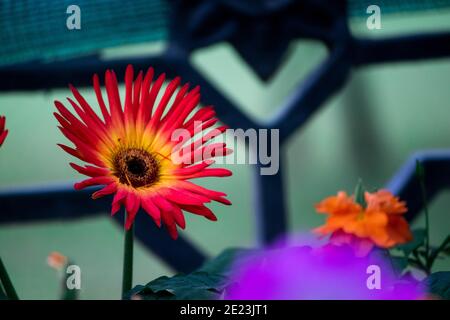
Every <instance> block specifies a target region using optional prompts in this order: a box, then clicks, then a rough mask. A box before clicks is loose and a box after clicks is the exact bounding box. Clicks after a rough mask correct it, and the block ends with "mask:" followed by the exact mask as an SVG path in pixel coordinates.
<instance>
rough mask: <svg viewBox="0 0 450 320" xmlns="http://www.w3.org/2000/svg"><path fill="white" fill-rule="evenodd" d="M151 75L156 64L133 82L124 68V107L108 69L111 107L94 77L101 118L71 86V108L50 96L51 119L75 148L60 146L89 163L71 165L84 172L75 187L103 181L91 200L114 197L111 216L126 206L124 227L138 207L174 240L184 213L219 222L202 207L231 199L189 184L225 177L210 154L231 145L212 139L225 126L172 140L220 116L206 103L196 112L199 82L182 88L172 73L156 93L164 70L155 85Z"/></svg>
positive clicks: (223, 152) (205, 126) (215, 154)
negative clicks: (52, 105) (177, 158)
mask: <svg viewBox="0 0 450 320" xmlns="http://www.w3.org/2000/svg"><path fill="white" fill-rule="evenodd" d="M153 76H154V72H153V69H152V68H149V69H148V71H147V73H146V74H145V75H144V74H143V73H142V71H141V72H140V73H139V74H138V76H137V78H136V79H135V80H134V72H133V68H132V67H131V66H128V68H127V70H126V74H125V99H124V104H122V102H121V99H120V95H119V90H118V85H117V79H116V75H115V73H114V72H113V71H110V70H108V71H106V74H105V86H106V94H107V98H108V102H109V107H108V106H107V104H106V103H105V100H104V99H103V95H102V90H101V88H100V82H99V78H98V76H97V75H94V81H93V82H94V91H95V94H96V97H97V101H98V105H99V109H100V111H101V116H99V115H98V114H97V113H96V112H94V110H93V109H92V108H91V106H90V105H89V104H88V102H87V101H86V100H85V99H84V98H83V97H82V96H81V94H80V93H79V92H78V91H77V89H75V88H74V87H72V86H70V89H71V90H72V93H73V95H74V97H75V100H72V99H70V98H68V101H69V103H70V104H71V105H72V107H73V109H74V110H75V112H74V113H72V112H70V111H69V110H68V109H67V108H66V107H65V106H64V105H63V104H62V103H61V102H59V101H55V105H56V108H57V109H58V113H55V117H56V118H57V120H58V122H59V123H60V126H59V128H60V129H61V131H62V133H63V134H64V135H65V136H66V137H67V138H68V139H69V140H71V141H72V143H73V144H74V146H75V148H72V147H69V146H66V145H60V147H61V148H62V149H64V150H65V151H66V152H67V153H69V154H71V155H72V156H74V157H76V158H78V159H79V160H81V161H83V162H84V163H86V164H88V165H85V166H81V165H78V164H75V163H71V164H70V165H71V166H72V167H73V168H74V169H75V170H76V171H78V172H79V173H81V174H84V175H86V176H88V177H89V178H88V179H87V180H84V181H82V182H79V183H76V184H75V189H77V190H79V189H83V188H86V187H90V186H103V189H100V190H98V191H96V192H95V193H94V194H93V195H92V198H93V199H97V198H100V197H103V196H106V195H114V198H113V200H112V210H111V213H112V214H115V213H117V212H118V210H119V209H120V207H121V206H124V207H125V208H126V210H127V218H126V222H125V227H126V229H127V230H128V229H129V228H130V227H131V225H132V224H133V221H134V219H135V216H136V214H137V212H138V210H139V208H143V209H144V211H145V212H146V213H147V214H148V215H149V216H150V217H151V218H152V219H153V220H154V221H155V223H156V224H157V225H158V226H161V224H162V223H164V224H165V226H166V227H167V229H168V232H169V234H170V235H171V237H172V238H177V235H178V232H177V226H179V227H180V228H182V229H184V228H185V225H186V222H185V218H184V213H183V211H182V210H184V211H187V212H191V213H193V214H197V215H201V216H204V217H205V218H207V219H209V220H217V218H216V216H215V215H214V214H213V213H212V211H211V210H210V209H209V208H207V207H206V206H205V204H206V203H209V202H211V201H217V202H220V203H223V204H226V205H229V204H231V202H230V201H229V200H228V199H226V198H225V197H226V194H225V193H223V192H218V191H214V190H209V189H206V188H204V187H201V186H199V185H197V184H194V183H192V182H190V181H189V180H191V179H195V178H202V177H225V176H230V175H231V172H230V171H229V170H227V169H224V168H209V166H210V165H211V164H213V163H214V160H212V158H214V157H218V156H223V155H227V154H229V153H230V152H231V150H230V149H228V148H226V146H225V143H209V142H211V140H212V139H213V138H215V137H217V136H218V135H220V134H221V133H223V132H224V131H225V130H226V126H220V127H217V128H214V129H211V130H210V131H208V132H207V133H206V134H205V135H203V136H202V137H201V138H198V140H193V139H191V140H184V139H183V140H182V141H179V139H178V140H177V141H174V138H173V135H174V134H175V133H176V132H180V131H183V132H185V133H186V132H187V133H189V135H190V136H191V137H193V136H194V134H195V133H196V132H198V130H199V129H200V130H206V129H210V128H211V127H212V126H214V125H215V124H216V123H217V122H218V119H217V118H216V116H215V115H216V114H215V112H214V109H213V108H212V107H211V106H208V107H203V108H200V109H198V110H196V107H197V105H198V103H199V101H200V88H199V87H195V88H194V89H192V90H189V85H188V84H185V85H183V86H180V78H178V77H177V78H175V79H174V80H172V81H171V82H170V83H169V84H168V86H167V88H166V89H165V91H164V92H163V93H162V94H160V89H161V86H162V85H163V83H164V81H165V75H164V74H162V75H160V76H159V77H158V78H157V79H156V80H155V81H154V82H153V83H152V79H154V77H153ZM177 89H178V90H177ZM122 106H123V107H122ZM189 116H190V117H189ZM206 151H208V153H207V156H206V157H205V156H204V154H205V153H206ZM177 154H182V159H183V160H182V161H180V163H178V162H177V161H174V160H173V157H172V156H173V155H177ZM199 155H200V156H201V157H199Z"/></svg>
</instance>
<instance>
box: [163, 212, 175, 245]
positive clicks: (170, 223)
mask: <svg viewBox="0 0 450 320" xmlns="http://www.w3.org/2000/svg"><path fill="white" fill-rule="evenodd" d="M161 217H162V221H163V222H164V225H165V226H166V228H167V231H168V232H169V235H170V237H171V238H172V239H174V240H175V239H177V238H178V231H177V226H176V223H175V219H174V218H173V216H172V213H171V211H161Z"/></svg>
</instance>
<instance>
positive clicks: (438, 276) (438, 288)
mask: <svg viewBox="0 0 450 320" xmlns="http://www.w3.org/2000/svg"><path fill="white" fill-rule="evenodd" d="M424 282H425V285H426V286H427V288H428V292H429V293H431V294H432V295H435V296H437V297H439V298H441V299H445V300H450V272H449V271H447V272H436V273H432V274H430V275H429V276H428V277H427V278H426V279H425V280H424Z"/></svg>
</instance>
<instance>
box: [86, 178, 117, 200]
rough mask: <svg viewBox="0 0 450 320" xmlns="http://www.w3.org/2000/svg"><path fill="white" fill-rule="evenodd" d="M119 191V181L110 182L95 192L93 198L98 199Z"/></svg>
mask: <svg viewBox="0 0 450 320" xmlns="http://www.w3.org/2000/svg"><path fill="white" fill-rule="evenodd" d="M116 191H117V183H115V182H112V183H110V184H108V185H107V186H106V187H104V188H102V189H100V190H98V191H96V192H94V193H93V194H92V199H94V200H95V199H98V198H101V197H104V196H108V195H110V194H113V193H115V192H116Z"/></svg>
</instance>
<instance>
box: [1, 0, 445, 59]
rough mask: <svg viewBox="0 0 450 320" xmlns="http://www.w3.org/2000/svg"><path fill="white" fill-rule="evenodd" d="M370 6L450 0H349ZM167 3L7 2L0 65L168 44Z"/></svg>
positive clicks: (412, 6) (360, 7)
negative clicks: (71, 25)
mask: <svg viewBox="0 0 450 320" xmlns="http://www.w3.org/2000/svg"><path fill="white" fill-rule="evenodd" d="M71 4H77V5H78V6H79V7H80V9H81V30H74V31H69V30H68V29H67V28H66V19H67V17H68V14H66V9H67V7H68V6H69V5H71ZM370 4H377V5H379V6H380V7H381V8H382V13H392V12H410V11H423V10H429V9H441V8H444V7H450V0H422V1H419V0H395V1H394V0H379V1H372V0H349V15H350V16H351V17H364V16H367V14H366V9H367V7H368V6H369V5H370ZM168 10H169V5H168V2H167V0H134V1H123V0H108V1H106V0H97V1H93V0H77V1H72V0H49V1H43V0H39V1H37V0H3V1H1V2H0V66H1V65H8V64H13V63H20V62H27V61H33V60H44V61H46V60H53V59H65V58H70V57H73V56H78V55H83V54H88V53H93V52H96V51H98V50H100V49H103V48H108V47H113V46H118V45H124V44H133V43H141V42H147V41H157V40H165V39H166V38H167V19H168V18H167V16H168Z"/></svg>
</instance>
